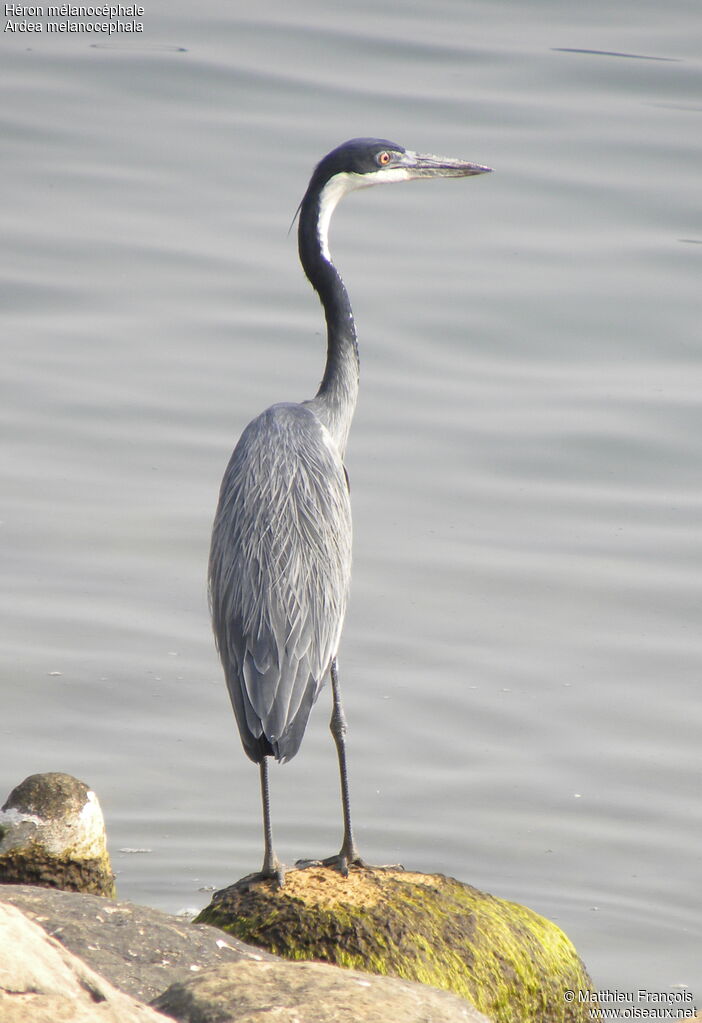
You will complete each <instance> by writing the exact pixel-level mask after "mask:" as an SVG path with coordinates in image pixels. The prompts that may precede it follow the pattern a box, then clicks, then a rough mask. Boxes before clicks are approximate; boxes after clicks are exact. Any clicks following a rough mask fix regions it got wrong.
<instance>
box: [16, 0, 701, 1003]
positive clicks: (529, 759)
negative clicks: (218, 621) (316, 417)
mask: <svg viewBox="0 0 702 1023" xmlns="http://www.w3.org/2000/svg"><path fill="white" fill-rule="evenodd" d="M142 20H143V24H144V32H143V33H142V34H140V35H138V36H137V35H134V36H132V37H127V36H121V37H118V38H116V37H114V36H113V37H112V39H99V38H96V37H94V36H87V35H79V34H75V35H68V34H66V35H62V36H49V35H47V34H43V35H42V34H35V35H33V36H32V37H31V38H29V37H28V36H26V35H25V36H24V37H20V36H19V35H18V34H12V33H8V32H3V33H1V34H0V67H1V72H0V73H1V74H2V84H3V96H4V103H3V109H2V114H1V117H2V134H1V137H2V143H1V148H0V152H1V153H2V211H3V213H2V221H3V234H4V244H3V246H2V249H1V250H0V262H1V264H2V278H1V280H2V284H1V287H2V311H3V321H4V322H3V331H2V336H3V340H2V353H3V358H2V373H1V374H0V386H1V388H2V393H1V397H0V421H1V423H2V431H3V444H2V447H1V449H0V450H1V455H0V519H1V520H2V526H1V528H0V542H1V543H2V547H1V551H2V554H1V556H2V566H3V578H4V583H5V585H4V586H3V588H2V596H1V598H0V599H1V600H2V608H1V611H0V629H1V630H2V633H1V637H0V638H1V643H0V687H1V688H0V693H1V696H2V700H1V707H2V713H1V718H0V766H1V772H0V779H1V780H2V788H3V790H4V791H6V792H7V791H9V789H10V788H11V787H12V786H13V785H14V784H16V783H17V782H19V781H20V780H21V779H22V778H23V777H24V776H25V775H27V774H30V773H34V772H37V771H49V770H64V771H69V772H71V773H73V774H75V775H77V776H78V777H79V778H81V779H83V780H85V781H86V782H88V783H89V784H90V785H91V786H93V787H94V788H95V790H96V791H97V793H98V795H99V797H100V800H101V802H102V805H103V809H104V811H105V814H106V817H107V822H108V829H109V838H110V845H111V852H112V857H113V864H114V866H115V868H116V870H117V871H118V878H117V881H118V887H119V893H120V895H121V897H123V898H127V899H132V900H134V901H137V902H143V903H147V904H149V905H152V906H159V907H162V908H164V909H167V910H170V911H176V912H177V911H180V910H182V909H193V908H196V907H199V906H202V905H204V904H205V903H206V902H207V901H208V899H209V890H208V889H209V888H211V887H215V888H219V887H223V886H225V885H226V884H228V883H230V882H232V881H233V880H235V879H236V878H237V877H239V876H241V875H243V874H245V873H247V872H249V871H250V870H252V869H256V868H257V867H258V866H259V864H260V859H261V835H260V821H259V816H260V810H259V801H258V783H257V776H256V771H255V769H254V767H253V765H251V764H250V763H249V762H248V761H247V760H246V758H245V757H244V754H243V752H242V751H241V748H240V743H239V739H238V735H237V733H236V728H235V725H234V721H233V716H232V714H231V710H230V707H229V704H228V698H227V696H226V692H225V688H224V685H223V682H222V679H221V671H220V668H219V664H218V661H217V658H216V654H215V651H214V647H213V643H212V639H211V635H210V628H209V620H208V613H207V603H206V593H205V565H206V559H207V551H208V544H209V530H210V525H211V519H212V515H213V512H214V506H215V502H216V496H217V491H218V487H219V482H220V479H221V475H222V472H223V469H224V466H225V464H226V462H227V459H228V457H229V452H230V450H231V448H232V446H233V444H234V442H235V440H236V438H237V436H238V434H239V432H240V431H241V429H242V428H243V426H244V425H245V424H246V423H247V422H248V421H249V419H251V418H252V417H253V416H254V415H255V414H257V413H258V412H259V411H260V410H261V409H262V408H264V407H266V406H267V405H269V404H271V403H272V402H274V401H278V400H298V399H303V398H306V397H309V396H311V395H312V394H313V393H314V390H315V389H316V386H317V383H318V381H319V379H320V376H321V372H322V364H323V355H324V337H323V323H322V318H321V311H320V309H319V305H318V302H317V300H316V298H315V297H314V295H313V294H312V292H311V290H310V288H309V286H308V285H307V283H306V282H305V280H304V278H303V276H302V273H301V270H300V268H299V266H298V263H297V255H296V245H295V237H294V232H293V233H291V234H290V235H289V236H288V235H287V234H286V232H287V229H288V225H289V224H290V220H291V218H292V215H293V212H294V210H295V208H296V206H297V203H298V202H299V199H300V197H301V195H302V193H303V191H304V188H305V186H306V182H307V178H308V175H309V173H310V171H311V168H312V166H313V164H314V163H315V162H316V160H317V159H319V157H321V156H322V155H323V154H324V153H325V152H326V151H327V150H328V149H330V148H332V147H333V146H334V145H336V144H338V143H339V142H341V141H342V140H343V139H345V138H348V137H351V136H354V135H379V136H383V137H389V138H391V139H393V140H395V141H398V142H400V143H402V144H404V145H406V146H407V147H409V148H414V149H419V150H424V151H429V152H432V151H433V152H439V153H447V154H449V155H455V156H462V157H465V158H467V159H471V160H475V161H477V162H480V163H486V164H489V165H491V166H493V167H494V168H495V173H494V174H492V175H489V176H484V177H481V178H476V179H472V180H470V179H469V180H464V181H446V182H441V183H437V182H435V183H431V184H416V185H412V186H406V187H402V188H393V189H375V190H369V191H365V192H363V193H361V194H357V195H353V196H351V197H349V198H348V199H347V200H346V202H345V203H344V204H343V205H342V207H341V208H340V209H339V211H338V213H337V214H336V217H335V220H334V224H333V228H332V237H331V242H332V251H333V253H334V256H335V259H336V261H337V263H338V265H339V267H340V269H341V271H342V273H343V275H344V278H345V280H346V282H347V285H348V288H349V291H350V294H351V297H352V301H353V304H354V309H355V312H356V319H357V325H358V330H359V337H360V344H361V358H362V385H361V399H360V403H359V407H358V410H357V414H356V419H355V422H354V426H353V430H352V436H351V443H350V450H349V455H348V468H349V473H350V477H351V481H352V498H353V505H354V516H355V520H354V526H355V540H354V550H355V564H354V582H353V593H352V602H351V607H350V611H349V615H348V619H347V623H346V628H345V632H344V638H343V642H342V648H341V669H342V682H343V684H344V688H345V694H346V710H347V716H348V718H349V724H350V758H351V770H352V794H353V801H354V812H355V820H356V829H357V832H358V835H357V837H358V841H359V845H360V846H361V849H362V851H363V853H364V855H365V856H366V857H367V858H368V859H369V860H371V861H372V862H380V863H382V862H396V861H398V860H399V861H401V862H403V863H405V865H406V866H408V867H411V868H412V869H417V870H426V871H443V872H446V873H448V874H452V875H454V876H456V877H458V878H460V879H461V880H464V881H467V882H470V883H471V884H475V885H477V886H479V887H481V888H484V889H487V890H488V891H491V892H493V893H494V894H495V895H499V896H503V897H506V898H510V899H514V900H517V901H519V902H522V903H525V904H527V905H529V906H531V907H533V908H534V909H535V910H537V911H538V912H540V913H543V914H545V915H546V916H549V917H550V918H552V919H554V920H555V921H556V922H557V923H558V924H559V925H560V926H561V927H563V928H564V930H565V931H566V932H567V933H568V935H569V936H570V938H571V939H572V940H573V942H574V943H575V945H576V947H577V949H578V951H579V952H580V954H581V956H582V957H583V959H584V960H585V962H586V964H587V965H588V967H589V969H590V971H591V974H592V976H593V979H594V981H595V984H596V985H597V986H599V987H601V988H605V987H608V988H614V987H618V988H620V989H622V990H627V991H628V990H632V989H633V990H636V989H637V988H639V987H642V986H644V987H647V988H648V989H653V990H661V991H663V990H669V989H670V988H671V986H673V985H687V986H688V989H689V990H692V991H693V992H694V994H695V995H696V998H697V1004H698V1006H699V1005H700V1004H701V1003H702V966H701V965H700V963H701V961H702V956H701V951H702V941H701V939H702V924H701V923H700V890H701V884H700V873H701V867H702V862H701V860H702V854H701V852H700V835H701V833H702V832H701V824H702V820H701V817H702V813H701V809H700V806H701V796H702V791H701V789H702V786H701V783H700V752H699V750H700V742H699V737H700V732H701V730H702V701H701V700H700V660H701V657H700V655H701V654H702V640H701V638H700V612H701V610H702V586H701V584H700V568H701V562H702V557H701V552H700V513H701V511H702V484H701V481H702V473H701V469H702V466H701V460H700V435H701V433H702V412H701V409H700V398H699V396H700V393H701V391H702V364H701V359H700V354H701V351H700V349H701V344H700V267H701V263H700V260H701V259H702V222H701V220H700V206H701V204H700V166H701V164H700V158H701V156H702V153H701V150H702V144H701V143H702V120H701V115H702V99H701V98H700V97H701V96H702V92H701V89H700V86H701V85H702V74H701V70H702V66H701V60H700V47H699V24H700V22H699V8H698V7H697V5H695V4H689V3H686V2H684V0H672V2H671V3H669V4H667V5H660V4H653V3H646V2H645V3H641V2H637V3H636V4H634V3H620V4H617V5H614V6H613V5H611V4H608V3H604V2H603V0H595V2H593V3H590V4H588V5H584V6H583V5H579V4H578V5H576V4H574V3H565V4H563V3H560V4H555V3H551V2H548V0H536V2H535V3H529V4H527V3H526V2H524V0H520V2H516V0H515V2H511V3H510V2H501V3H497V4H495V3H479V2H472V0H471V2H468V3H466V2H458V0H443V2H439V3H431V4H430V3H428V0H408V2H407V3H404V4H396V3H390V2H374V3H373V4H370V3H363V2H351V3H346V4H344V5H343V6H342V5H337V4H329V3H326V2H325V3H322V2H321V0H320V2H316V3H315V2H313V0H302V2H300V3H297V4H295V5H289V4H283V3H275V2H270V3H266V2H264V3H263V4H260V5H258V7H257V11H256V13H252V12H250V11H249V7H248V5H244V4H242V3H240V2H234V3H228V4H220V3H216V2H215V0H205V2H203V3H202V4H200V5H199V6H198V8H197V13H195V11H194V9H193V8H192V7H191V6H190V5H185V4H182V3H180V2H179V0H178V2H171V3H168V4H167V3H165V2H163V0H158V2H152V3H149V4H148V6H147V8H146V11H145V15H144V18H143V19H142ZM328 715H329V696H328V693H326V692H325V693H324V694H323V696H322V698H321V699H320V702H319V706H318V707H317V708H316V710H315V713H314V714H313V717H312V720H311V723H310V727H309V731H308V734H307V736H306V739H305V743H304V744H303V748H302V751H301V753H300V755H299V756H298V758H297V759H296V760H294V761H293V762H292V763H290V764H289V765H285V766H284V767H282V768H280V769H277V768H276V769H274V770H273V771H272V792H273V812H274V823H275V829H276V839H277V845H278V849H279V852H280V854H281V856H283V857H284V858H285V859H286V860H287V861H288V862H292V861H293V860H295V859H296V858H298V857H301V856H319V855H327V854H329V853H331V852H334V851H336V849H337V848H338V845H339V842H340V833H341V822H340V811H339V807H338V795H337V787H338V783H337V778H336V763H335V754H334V750H333V745H332V743H331V739H330V737H329V734H328V730H327V722H328ZM125 850H144V851H143V852H142V853H141V854H139V853H136V852H133V851H131V852H130V851H125ZM678 990H680V989H678Z"/></svg>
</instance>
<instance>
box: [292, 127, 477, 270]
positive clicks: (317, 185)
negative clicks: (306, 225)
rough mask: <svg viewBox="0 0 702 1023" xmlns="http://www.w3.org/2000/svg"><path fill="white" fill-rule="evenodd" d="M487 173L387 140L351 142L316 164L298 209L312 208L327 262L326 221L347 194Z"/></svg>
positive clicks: (356, 140) (446, 157) (475, 167)
mask: <svg viewBox="0 0 702 1023" xmlns="http://www.w3.org/2000/svg"><path fill="white" fill-rule="evenodd" d="M490 170H492V168H491V167H483V166H482V165H481V164H478V163H468V161H467V160H456V159H454V158H453V157H449V156H432V155H430V154H428V153H415V152H413V151H412V150H411V149H405V148H404V146H400V145H398V144H397V143H396V142H389V141H388V140H387V139H350V140H349V141H348V142H343V143H342V144H341V145H340V146H337V148H336V149H333V150H332V151H331V153H327V155H326V156H325V157H324V158H323V159H322V160H320V162H319V163H318V164H317V166H316V167H315V170H314V173H313V175H312V178H311V180H310V183H309V186H308V188H307V192H306V194H305V198H304V199H303V201H302V203H301V207H304V206H305V204H306V203H307V202H308V201H310V200H311V201H312V203H313V204H314V207H315V208H316V213H317V217H318V231H319V238H320V241H321V244H322V251H323V252H324V254H325V256H326V257H327V258H329V254H328V249H327V231H328V227H329V221H330V219H331V215H332V213H333V212H334V210H335V208H336V206H337V204H338V202H339V200H340V199H342V198H343V197H344V196H345V195H346V194H347V192H352V191H354V190H355V189H357V188H366V187H367V186H369V185H382V184H392V183H394V182H397V181H412V180H413V179H414V178H466V177H470V176H472V175H474V174H486V173H487V172H488V171H490Z"/></svg>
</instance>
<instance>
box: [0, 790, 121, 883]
mask: <svg viewBox="0 0 702 1023" xmlns="http://www.w3.org/2000/svg"><path fill="white" fill-rule="evenodd" d="M0 884H30V885H39V886H41V887H46V888H63V889H65V890H66V891H73V892H92V893H93V894H95V895H107V896H110V897H111V896H114V894H115V884H114V875H113V873H112V868H111V866H110V857H109V855H108V852H107V842H106V840H105V823H104V821H103V817H102V811H101V809H100V804H99V802H98V799H97V796H96V795H95V793H94V792H92V791H91V790H90V789H89V788H88V786H87V785H85V784H84V782H82V781H78V779H77V778H73V777H72V776H71V775H70V774H59V773H56V772H54V773H51V774H33V775H31V776H30V777H29V778H25V780H24V781H23V782H22V783H21V784H20V785H18V786H17V788H15V789H13V790H12V792H11V793H10V795H9V797H8V799H7V802H6V803H5V805H4V806H3V808H2V812H0Z"/></svg>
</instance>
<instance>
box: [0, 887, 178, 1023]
mask: <svg viewBox="0 0 702 1023" xmlns="http://www.w3.org/2000/svg"><path fill="white" fill-rule="evenodd" d="M0 934H2V954H1V955H0V1019H2V1021H3V1023H164V1017H163V1016H161V1015H159V1013H157V1012H156V1011H155V1010H153V1009H150V1008H149V1007H148V1006H146V1005H142V1004H141V1003H140V1002H137V1001H136V1000H135V999H133V998H130V997H129V996H128V995H125V994H123V993H122V992H121V991H117V990H116V988H113V987H112V985H111V984H108V982H107V981H106V980H103V978H102V977H100V976H98V974H97V973H95V972H94V971H93V970H91V969H90V968H89V967H88V966H86V965H85V963H83V962H81V960H80V959H78V957H77V956H74V955H72V954H71V953H70V952H68V951H67V950H66V949H65V948H64V947H63V946H62V945H60V944H59V942H58V941H56V940H54V938H50V937H49V936H48V935H47V934H46V933H45V931H43V930H42V929H41V927H39V926H38V924H35V923H33V921H31V920H28V919H27V918H26V917H25V916H24V914H23V913H21V912H20V910H19V909H16V908H15V907H14V906H8V905H0Z"/></svg>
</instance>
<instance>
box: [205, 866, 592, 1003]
mask: <svg viewBox="0 0 702 1023" xmlns="http://www.w3.org/2000/svg"><path fill="white" fill-rule="evenodd" d="M345 886H346V887H345ZM197 922H202V923H210V924H214V925H215V926H217V927H220V928H222V929H223V930H226V931H228V932H230V933H231V934H235V935H236V936H237V937H238V938H241V939H242V940H244V941H247V942H250V943H252V944H255V945H258V946H260V947H263V948H266V949H268V950H269V951H271V952H274V953H276V954H277V955H280V956H283V957H285V958H288V959H318V960H323V961H326V962H330V963H335V964H336V965H338V966H343V967H347V968H351V969H358V970H365V971H366V972H370V973H378V974H383V975H391V976H395V977H403V978H404V979H406V980H415V981H419V982H421V983H424V984H429V985H432V986H433V987H438V988H444V989H447V990H450V991H453V992H454V993H455V994H458V995H460V996H462V997H463V998H466V999H467V1000H468V1001H470V1002H471V1003H472V1004H473V1005H475V1006H476V1007H477V1008H478V1009H480V1010H481V1011H482V1012H484V1013H485V1014H486V1015H488V1016H490V1017H491V1018H492V1019H494V1020H496V1021H497V1023H528V1021H530V1020H534V1021H538V1023H571V1021H576V1020H581V1019H582V1020H584V1019H586V1018H587V1013H588V1008H592V1005H590V1006H589V1007H588V1006H585V1007H584V1008H583V1006H582V1005H578V1003H577V1002H574V1003H567V1002H565V1000H564V998H563V992H564V991H565V990H566V989H568V988H571V989H574V990H579V989H580V988H587V989H591V988H592V984H591V982H590V980H589V978H588V976H587V973H586V971H585V969H584V967H583V965H582V963H581V961H580V959H579V958H578V956H577V954H576V952H575V949H574V948H573V946H572V945H571V943H570V942H569V940H568V939H567V938H566V936H565V935H564V934H563V932H562V931H560V930H559V929H558V928H557V927H556V926H555V924H552V923H551V922H550V921H548V920H545V919H544V918H543V917H540V916H539V915H538V914H536V913H534V912H533V911H532V910H530V909H527V908H526V907H524V906H519V905H517V904H516V903H512V902H506V901H505V900H503V899H497V898H494V897H493V896H491V895H488V894H486V893H484V892H480V891H478V890H477V889H475V888H472V887H471V886H470V885H464V884H461V883H460V882H458V881H456V880H454V879H452V878H445V877H442V876H440V875H421V874H402V873H400V872H397V871H392V872H384V871H372V870H354V871H353V872H352V874H351V876H350V878H349V879H348V880H347V881H343V879H340V878H339V877H338V875H335V874H334V873H333V872H332V871H325V870H320V869H318V868H316V869H315V870H309V871H296V872H294V873H292V874H290V875H289V876H288V882H287V884H286V887H285V888H284V889H282V891H279V890H277V889H275V888H274V887H273V885H272V884H270V883H268V882H256V883H244V884H241V883H240V884H239V885H233V886H232V887H231V888H228V889H226V890H225V891H223V892H218V893H217V895H215V897H214V899H213V901H212V903H211V904H210V906H208V907H207V908H206V909H205V910H203V912H202V913H201V914H200V916H199V917H198V918H197Z"/></svg>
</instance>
